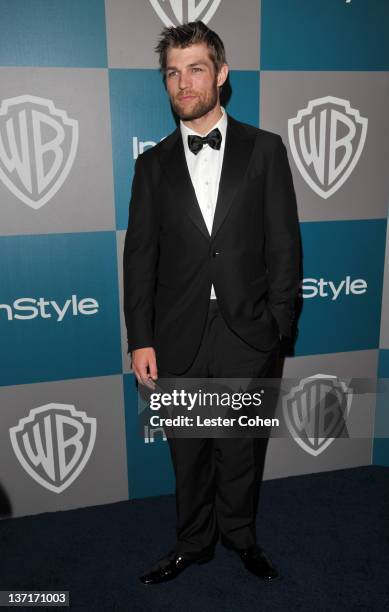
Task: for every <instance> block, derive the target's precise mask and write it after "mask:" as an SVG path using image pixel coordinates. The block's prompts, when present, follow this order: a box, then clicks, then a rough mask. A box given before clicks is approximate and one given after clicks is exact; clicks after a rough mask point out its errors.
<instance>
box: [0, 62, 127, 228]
mask: <svg viewBox="0 0 389 612" xmlns="http://www.w3.org/2000/svg"><path fill="white" fill-rule="evenodd" d="M0 89H1V101H0V106H1V104H2V108H3V111H4V107H5V106H7V105H6V104H5V103H4V101H5V100H9V99H14V98H17V97H19V96H23V97H25V96H26V95H27V96H29V97H31V96H32V97H33V98H34V101H33V102H31V100H26V101H25V102H21V103H20V104H21V106H20V107H18V106H17V105H16V103H14V104H13V105H11V106H10V109H9V110H8V111H6V112H5V114H2V115H1V116H0V122H2V125H3V131H2V134H3V135H4V129H5V122H6V121H7V117H9V116H10V115H11V114H12V108H14V109H15V111H14V115H13V121H14V126H15V133H16V140H17V146H19V147H20V140H21V139H20V138H19V131H18V130H19V127H20V117H21V116H22V114H23V113H24V112H26V116H27V117H29V116H30V115H29V113H31V112H32V110H33V112H35V113H38V114H37V116H41V117H43V123H42V122H41V124H40V125H41V126H42V129H41V135H42V139H43V140H44V141H47V140H48V141H50V140H54V137H55V136H56V130H57V129H58V126H59V127H60V129H62V119H61V117H60V116H59V115H56V114H52V113H51V111H50V109H49V108H48V107H47V106H46V101H48V102H47V103H48V104H49V103H50V102H51V103H52V104H53V105H54V107H55V112H57V111H58V112H62V113H63V112H64V113H65V114H66V119H65V121H67V120H70V121H71V122H73V123H74V124H76V131H78V139H77V138H76V137H72V136H68V126H67V125H66V124H64V126H63V127H64V128H65V129H64V131H65V134H66V138H65V139H64V141H63V142H64V144H63V145H59V146H58V147H57V151H58V152H59V153H60V155H62V156H63V159H64V163H65V161H66V160H68V162H67V163H69V168H68V172H67V173H66V172H65V173H64V175H63V176H64V177H65V178H64V180H63V182H62V184H60V181H59V180H57V178H56V175H54V178H53V195H52V196H51V197H49V199H48V200H47V201H46V202H44V203H43V204H42V201H43V200H42V199H40V193H42V194H43V196H44V195H45V193H46V191H45V190H43V191H42V192H40V190H39V189H38V191H37V193H35V192H34V194H33V197H35V200H34V202H33V205H29V204H28V203H26V202H25V201H23V197H25V194H26V193H27V195H28V189H27V188H25V186H24V185H23V181H22V180H20V176H19V175H18V173H17V172H16V171H15V170H13V172H7V173H6V174H7V175H8V179H9V181H10V182H11V187H10V186H6V185H5V184H4V180H0V201H1V208H0V225H1V230H0V232H1V234H2V235H11V234H18V235H20V234H45V233H56V232H82V231H89V232H90V231H99V230H113V229H115V213H114V199H113V172H112V139H111V122H110V112H109V90H108V72H107V70H104V69H97V68H94V69H85V68H81V69H78V68H77V69H75V68H0ZM37 98H39V99H41V100H42V102H39V100H37ZM23 108H24V109H26V110H25V111H24V110H22V109H23ZM31 109H32V110H31ZM50 121H53V124H54V126H55V127H54V128H52V127H51V126H50V125H49V123H48V122H50ZM32 125H33V122H32V121H31V122H29V124H28V126H27V129H26V130H24V132H23V133H24V134H25V137H26V138H27V139H28V144H29V147H30V163H29V164H27V168H28V171H29V170H31V174H32V177H33V180H34V181H35V178H36V175H37V173H36V169H37V167H38V165H37V163H35V160H36V159H37V157H34V155H33V154H32V153H31V152H33V150H34V142H35V141H36V138H34V136H33V130H32ZM73 134H74V132H73ZM68 141H69V142H68ZM65 145H66V146H65ZM4 146H5V147H7V154H8V156H9V151H8V143H4ZM14 157H15V156H14ZM53 158H54V154H53V153H52V151H49V152H48V153H45V154H44V156H43V161H44V164H45V170H44V172H45V174H48V172H49V170H50V168H51V167H52V166H53V165H54V164H53ZM2 168H4V164H3V165H2ZM24 182H26V181H25V180H24ZM21 185H22V189H19V191H20V192H21V194H22V195H21V196H18V193H17V191H15V189H17V188H20V186H21ZM50 185H51V183H49V184H48V188H50ZM37 194H38V199H37ZM33 206H36V208H34V207H33Z"/></svg>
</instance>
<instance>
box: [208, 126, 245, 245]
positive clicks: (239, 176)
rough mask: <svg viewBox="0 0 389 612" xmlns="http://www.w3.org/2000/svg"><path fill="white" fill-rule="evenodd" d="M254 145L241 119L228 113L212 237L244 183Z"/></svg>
mask: <svg viewBox="0 0 389 612" xmlns="http://www.w3.org/2000/svg"><path fill="white" fill-rule="evenodd" d="M253 146H254V138H253V137H252V136H248V135H247V133H246V131H245V129H244V128H243V126H242V125H241V124H240V122H239V121H236V120H235V119H233V118H232V117H230V115H228V123H227V133H226V143H225V148H224V157H223V165H222V171H221V175H220V183H219V192H218V197H217V202H216V209H215V216H214V219H213V226H212V234H211V238H214V237H215V235H216V233H217V232H218V230H219V229H220V227H221V225H222V223H223V221H224V219H225V218H226V216H227V213H228V211H229V210H230V208H231V205H232V203H233V201H234V197H235V194H236V192H237V190H238V188H239V186H240V185H241V184H242V181H243V177H244V174H245V172H246V170H247V167H248V164H249V161H250V157H251V154H252V150H253Z"/></svg>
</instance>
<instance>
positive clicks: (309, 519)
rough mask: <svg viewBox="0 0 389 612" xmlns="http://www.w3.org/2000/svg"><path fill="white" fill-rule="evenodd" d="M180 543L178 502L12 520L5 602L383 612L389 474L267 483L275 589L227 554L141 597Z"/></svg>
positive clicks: (1, 531) (373, 470) (261, 515)
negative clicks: (60, 598) (44, 598)
mask: <svg viewBox="0 0 389 612" xmlns="http://www.w3.org/2000/svg"><path fill="white" fill-rule="evenodd" d="M174 541H175V498H174V496H163V497H156V498H149V499H143V500H136V501H129V502H120V503H116V504H109V505H105V506H97V507H93V508H83V509H79V510H70V511H67V512H55V513H47V514H40V515H37V516H30V517H23V518H19V519H6V520H2V521H0V551H1V557H0V590H8V589H28V590H34V589H40V590H49V589H53V590H54V589H56V590H59V589H64V590H65V589H66V590H69V591H70V609H71V610H72V611H78V610H85V611H87V610H93V611H105V610H107V611H108V610H110V611H111V610H120V611H121V610H131V611H132V610H157V611H161V610H166V611H168V610H169V611H175V610H177V611H180V612H182V611H183V610H184V611H185V612H190V611H192V610H193V611H195V610H196V611H199V610H200V611H202V612H206V611H208V610H210V611H211V610H212V611H215V612H219V611H224V610H225V611H228V612H231V611H235V610H239V612H244V611H245V610H250V611H252V610H260V611H265V612H277V611H285V610H287V611H288V612H289V611H290V612H292V611H293V612H295V611H304V612H321V611H331V612H333V611H337V610H339V611H342V612H354V611H355V612H356V611H358V612H360V611H372V612H384V611H386V610H389V468H385V467H378V466H368V467H361V468H354V469H347V470H337V471H334V472H324V473H320V474H310V475H305V476H294V477H290V478H282V479H278V480H270V481H265V482H264V483H263V485H262V490H261V497H260V503H259V510H258V542H259V543H260V545H261V546H262V547H263V548H264V549H265V551H266V552H267V553H268V555H269V556H270V558H271V559H272V560H273V562H274V563H275V565H276V566H277V567H278V568H279V570H280V572H281V573H282V576H283V577H282V579H280V580H278V581H276V582H274V583H270V584H265V583H262V582H261V581H259V580H258V579H257V578H255V577H254V576H251V575H250V574H248V573H246V571H245V570H244V568H243V566H242V565H241V562H240V560H239V558H238V557H237V556H236V555H235V554H234V553H233V552H231V551H227V550H225V549H224V548H223V547H222V546H220V545H219V546H218V548H217V551H216V556H215V559H214V560H213V561H212V562H211V563H208V564H206V565H201V566H200V565H194V566H191V567H190V568H188V569H187V570H186V571H185V572H184V573H183V574H181V575H180V576H179V577H178V578H177V579H176V580H174V581H172V582H169V583H166V584H162V585H155V586H148V587H147V586H144V585H142V584H141V583H140V582H139V580H138V575H139V574H141V573H143V571H144V570H147V569H148V568H149V567H150V565H152V564H154V562H155V561H156V560H157V559H159V558H160V557H162V556H164V555H165V554H166V553H167V552H168V550H169V549H170V548H172V546H173V544H174ZM26 609H31V608H26ZM40 609H41V610H42V609H44V608H40ZM45 609H47V610H49V609H52V608H45Z"/></svg>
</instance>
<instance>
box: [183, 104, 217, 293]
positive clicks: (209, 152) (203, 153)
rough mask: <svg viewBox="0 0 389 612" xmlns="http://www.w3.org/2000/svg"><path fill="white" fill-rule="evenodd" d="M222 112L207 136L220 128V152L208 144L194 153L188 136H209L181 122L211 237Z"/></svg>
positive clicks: (191, 175)
mask: <svg viewBox="0 0 389 612" xmlns="http://www.w3.org/2000/svg"><path fill="white" fill-rule="evenodd" d="M221 111H222V113H223V114H222V116H221V117H220V119H219V121H218V122H217V123H215V125H213V126H212V127H211V129H210V130H208V132H207V134H209V132H212V130H214V129H215V128H219V130H220V133H221V135H222V142H221V146H220V149H219V150H217V149H212V147H210V146H209V145H208V144H204V145H203V148H202V149H201V150H200V151H199V152H198V153H197V155H195V154H194V153H192V151H191V150H190V149H189V146H188V136H189V135H190V134H196V135H198V136H207V134H198V132H195V131H194V130H191V129H190V128H188V127H187V126H186V125H185V124H184V123H183V122H182V121H180V128H181V135H182V139H183V143H184V151H185V158H186V163H187V165H188V170H189V174H190V178H191V180H192V184H193V187H194V190H195V193H196V197H197V202H198V204H199V207H200V210H201V213H202V215H203V217H204V221H205V225H206V226H207V228H208V232H209V235H211V232H212V224H213V218H214V216H215V208H216V202H217V196H218V192H219V182H220V174H221V169H222V164H223V156H224V147H225V142H226V131H227V114H226V112H225V110H224V108H223V107H221ZM210 299H211V300H214V299H216V294H215V289H214V286H213V285H212V287H211V295H210Z"/></svg>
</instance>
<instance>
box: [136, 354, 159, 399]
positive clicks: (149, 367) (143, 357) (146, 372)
mask: <svg viewBox="0 0 389 612" xmlns="http://www.w3.org/2000/svg"><path fill="white" fill-rule="evenodd" d="M131 364H132V369H133V370H134V374H135V376H136V378H137V380H138V383H139V384H141V385H145V386H146V387H149V388H150V389H155V384H154V380H157V378H158V371H157V360H156V357H155V350H154V349H153V347H152V346H147V347H145V348H139V349H135V350H134V351H132V352H131Z"/></svg>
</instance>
